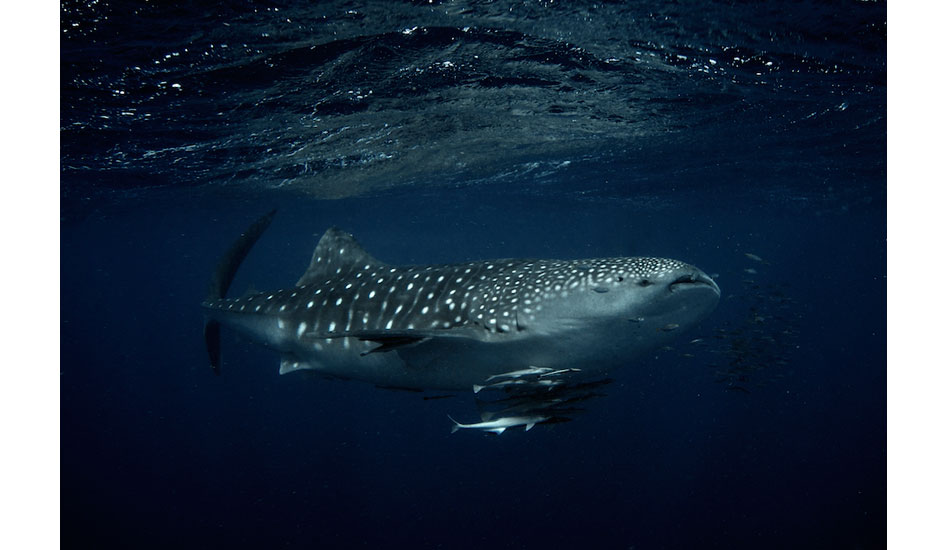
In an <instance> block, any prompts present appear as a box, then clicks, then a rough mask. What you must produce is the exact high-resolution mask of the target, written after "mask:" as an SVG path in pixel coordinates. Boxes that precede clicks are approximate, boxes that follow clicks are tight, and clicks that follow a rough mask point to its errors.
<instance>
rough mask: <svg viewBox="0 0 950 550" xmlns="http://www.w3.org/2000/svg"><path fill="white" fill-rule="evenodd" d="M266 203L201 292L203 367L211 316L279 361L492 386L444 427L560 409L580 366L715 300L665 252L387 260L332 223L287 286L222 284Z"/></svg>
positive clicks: (631, 351) (419, 386) (656, 334)
mask: <svg viewBox="0 0 950 550" xmlns="http://www.w3.org/2000/svg"><path fill="white" fill-rule="evenodd" d="M273 215H274V213H273V212H271V213H270V214H268V215H267V216H264V217H263V218H261V219H260V220H258V221H257V222H256V223H255V224H254V225H252V226H251V227H250V228H249V229H248V230H247V231H245V233H244V234H243V235H242V236H241V238H239V239H238V241H237V242H236V243H235V244H234V245H233V246H232V247H231V249H230V250H229V251H228V253H227V254H226V255H225V256H224V258H223V259H222V261H221V264H220V265H219V267H218V271H217V272H216V274H215V277H214V279H213V282H212V285H211V292H210V296H209V298H208V299H207V300H206V301H205V302H204V303H203V307H204V309H205V312H206V314H207V318H208V322H207V324H206V327H205V339H206V343H207V346H208V351H209V355H210V358H211V365H212V368H214V370H215V371H216V372H219V369H220V364H221V357H220V351H219V348H220V327H221V326H222V325H223V326H227V327H231V328H234V329H237V330H239V331H241V332H244V333H245V334H248V335H250V336H251V337H252V338H253V339H254V340H257V341H259V342H261V343H263V344H265V345H267V346H269V347H271V348H273V349H275V350H277V351H278V352H279V353H280V356H281V359H280V373H281V374H284V373H288V372H293V371H298V370H313V371H317V372H320V373H323V374H326V375H329V376H332V377H338V378H347V379H355V380H363V381H367V382H372V383H375V384H377V385H380V386H385V387H394V388H406V389H416V390H468V391H471V390H472V389H473V388H474V389H475V390H476V391H479V390H483V389H485V388H489V389H495V390H497V391H498V392H504V393H503V395H504V398H503V399H501V400H498V401H497V402H498V403H501V404H502V406H503V410H502V411H501V412H495V413H486V414H483V422H481V423H477V424H466V425H463V424H456V429H458V428H459V427H465V428H481V429H484V430H488V431H492V432H495V433H500V432H501V431H504V429H505V428H507V427H511V426H514V425H524V426H526V427H531V426H533V425H535V424H537V423H544V422H553V421H557V420H563V419H564V417H565V416H566V412H569V411H571V410H573V409H574V408H575V407H573V405H575V404H576V403H577V402H578V401H580V400H583V399H584V398H586V397H589V396H591V395H594V393H593V392H591V391H589V390H588V388H589V387H590V385H591V383H590V380H591V379H592V378H596V377H603V376H604V375H605V374H606V373H607V372H609V371H610V370H611V369H614V368H617V367H621V366H625V365H630V364H631V363H632V362H633V360H634V359H635V358H636V357H637V356H638V355H641V354H642V353H644V352H645V351H648V350H650V349H653V348H656V347H658V346H661V345H663V344H664V342H666V341H668V340H669V339H671V338H673V337H675V335H676V333H678V332H680V331H682V330H684V329H685V328H687V327H689V326H690V325H693V324H695V323H696V322H698V321H699V320H701V319H702V318H704V317H706V316H707V315H708V314H709V313H710V312H711V311H712V310H713V309H714V308H715V306H716V304H717V303H718V301H719V294H720V293H719V288H718V286H717V285H716V283H715V282H714V281H713V280H712V279H711V278H710V277H709V276H707V275H706V274H705V273H703V272H702V271H700V270H699V269H697V268H695V267H693V266H691V265H688V264H685V263H683V262H680V261H677V260H669V259H661V258H600V259H587V260H528V259H503V260H489V261H478V262H468V263H460V264H451V265H421V266H392V265H388V264H385V263H383V262H381V261H379V260H377V259H375V258H374V257H372V256H370V255H369V254H368V253H367V252H366V251H365V250H364V249H363V248H362V247H361V246H360V245H359V244H358V243H357V241H356V240H355V239H354V238H353V236H351V235H349V234H348V233H345V232H343V231H340V230H338V229H335V228H334V229H329V230H327V232H326V233H325V234H324V235H323V237H322V238H321V239H320V241H319V243H318V244H317V247H316V250H315V251H314V253H313V258H312V260H311V262H310V266H309V267H308V268H307V270H306V271H305V272H304V274H303V276H301V277H300V279H299V280H298V281H297V283H296V285H295V286H293V287H291V288H286V289H281V290H275V291H273V292H258V293H252V294H249V295H246V296H243V297H241V298H236V299H229V298H225V294H226V293H227V289H228V287H229V286H230V283H231V280H232V279H233V277H234V274H235V273H236V271H237V268H238V266H239V265H240V263H241V262H242V261H243V259H244V257H245V256H246V255H247V253H248V252H249V251H250V249H251V247H252V246H253V245H254V243H255V242H256V241H257V239H258V238H259V237H260V235H261V234H262V233H263V232H264V230H265V229H266V228H267V226H268V225H269V224H270V221H271V219H272V218H273ZM499 415H501V416H499Z"/></svg>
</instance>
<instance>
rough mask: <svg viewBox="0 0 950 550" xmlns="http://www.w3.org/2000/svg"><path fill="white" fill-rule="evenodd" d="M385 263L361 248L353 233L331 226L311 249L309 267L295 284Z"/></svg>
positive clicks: (317, 280) (306, 283)
mask: <svg viewBox="0 0 950 550" xmlns="http://www.w3.org/2000/svg"><path fill="white" fill-rule="evenodd" d="M385 266H386V264H384V263H383V262H381V261H379V260H377V259H376V258H374V257H372V256H370V255H369V252H366V251H365V250H363V247H362V246H360V243H358V242H357V241H356V239H355V238H354V237H353V235H350V234H349V233H347V232H345V231H343V230H341V229H338V228H336V227H331V228H330V229H327V232H326V233H324V234H323V237H321V238H320V242H319V243H317V248H316V249H314V251H313V258H312V259H311V260H310V267H308V268H307V271H305V272H304V274H303V276H302V277H300V280H299V281H297V286H304V285H308V284H310V283H316V282H323V281H324V280H326V279H327V278H329V277H335V276H337V275H340V274H344V273H349V272H352V271H360V270H367V269H373V268H381V267H385Z"/></svg>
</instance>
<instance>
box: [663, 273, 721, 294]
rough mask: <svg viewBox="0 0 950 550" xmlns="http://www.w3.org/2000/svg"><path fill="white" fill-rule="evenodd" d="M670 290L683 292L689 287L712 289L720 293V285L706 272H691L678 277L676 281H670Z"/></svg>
mask: <svg viewBox="0 0 950 550" xmlns="http://www.w3.org/2000/svg"><path fill="white" fill-rule="evenodd" d="M669 289H670V292H682V291H684V290H688V289H711V290H713V291H715V292H716V294H719V293H720V292H719V285H717V284H716V281H713V280H712V279H711V278H710V277H709V276H708V275H706V274H705V273H701V272H700V273H690V274H689V275H683V276H681V277H678V278H677V279H676V280H675V281H673V282H672V283H670V286H669Z"/></svg>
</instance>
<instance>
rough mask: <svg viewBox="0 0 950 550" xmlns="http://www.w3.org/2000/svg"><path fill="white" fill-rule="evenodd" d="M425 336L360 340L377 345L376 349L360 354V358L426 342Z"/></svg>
mask: <svg viewBox="0 0 950 550" xmlns="http://www.w3.org/2000/svg"><path fill="white" fill-rule="evenodd" d="M427 338H428V337H426V336H386V337H377V338H360V340H363V341H364V342H365V341H368V342H375V343H377V344H379V345H378V346H377V347H375V348H373V349H371V350H369V351H364V352H363V353H361V354H360V355H361V356H366V355H369V354H370V353H382V352H386V351H392V350H394V349H396V348H399V347H402V346H409V345H412V344H418V343H419V342H423V341H425V340H427Z"/></svg>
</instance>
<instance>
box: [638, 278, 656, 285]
mask: <svg viewBox="0 0 950 550" xmlns="http://www.w3.org/2000/svg"><path fill="white" fill-rule="evenodd" d="M637 284H638V285H640V286H650V285H652V284H653V283H651V282H650V281H649V279H640V282H639V283H637Z"/></svg>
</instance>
